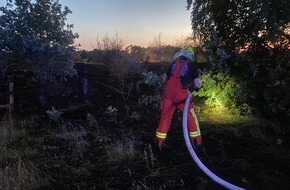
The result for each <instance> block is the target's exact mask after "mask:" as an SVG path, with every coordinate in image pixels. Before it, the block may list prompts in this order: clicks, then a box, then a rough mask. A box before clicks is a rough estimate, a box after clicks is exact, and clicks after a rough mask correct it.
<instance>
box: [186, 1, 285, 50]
mask: <svg viewBox="0 0 290 190" xmlns="http://www.w3.org/2000/svg"><path fill="white" fill-rule="evenodd" d="M288 4H289V1H288V0H276V1H273V0H243V1H234V0H220V1H212V0H195V1H192V0H187V9H190V8H191V7H192V15H191V19H192V29H193V31H194V33H195V34H196V35H197V36H199V37H200V38H201V39H202V40H204V41H209V40H211V39H212V38H213V37H214V35H217V37H218V39H219V40H222V42H224V43H225V44H226V45H227V46H228V47H229V48H232V49H234V47H241V46H242V47H244V46H245V45H249V44H255V42H256V41H263V43H265V44H266V43H267V42H272V43H273V44H274V45H278V46H280V47H284V48H285V47H286V48H287V44H289V39H290V36H289V33H287V32H286V29H287V28H289V23H290V14H289V13H290V7H289V5H288ZM285 45H286V46H285Z"/></svg>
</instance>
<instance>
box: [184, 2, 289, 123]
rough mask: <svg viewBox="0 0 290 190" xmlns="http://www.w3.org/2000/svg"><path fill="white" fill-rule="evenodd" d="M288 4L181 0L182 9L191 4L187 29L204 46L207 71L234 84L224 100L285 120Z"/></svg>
mask: <svg viewBox="0 0 290 190" xmlns="http://www.w3.org/2000/svg"><path fill="white" fill-rule="evenodd" d="M288 3H289V1H288V0H275V1H274V0H243V1H234V0H220V1H213V0H195V1H192V0H187V9H190V8H191V7H192V16H191V19H192V29H193V32H194V34H195V35H196V36H197V37H198V38H199V39H200V40H202V41H203V42H204V44H205V45H206V46H205V47H207V50H209V51H208V53H209V56H208V57H209V62H210V64H211V65H210V67H209V68H210V69H211V71H210V72H209V73H210V74H211V73H213V74H219V73H220V72H222V73H221V74H219V75H220V76H233V77H235V78H236V79H237V81H238V82H239V85H238V86H240V87H239V88H236V87H237V86H234V88H236V89H234V90H231V91H232V92H234V93H232V94H233V96H231V97H230V98H232V99H236V100H242V101H244V102H246V103H247V104H248V105H250V106H251V108H254V110H255V113H256V114H261V115H264V116H267V117H271V118H273V117H274V116H279V117H285V118H288V119H290V109H289V108H290V98H289V97H290V93H289V92H290V83H289V73H288V72H287V67H288V64H289V63H288V62H289V61H288V60H289V56H290V45H289V43H290V32H289V27H290V14H289V13H290V7H289V6H288ZM213 74H211V75H209V76H214V75H213ZM224 74H226V75H224ZM224 78H227V77H224ZM205 82H206V80H205ZM217 82H219V83H224V84H225V82H226V81H222V80H218V81H217ZM242 105H243V104H242Z"/></svg>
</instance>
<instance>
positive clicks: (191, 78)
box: [155, 46, 201, 151]
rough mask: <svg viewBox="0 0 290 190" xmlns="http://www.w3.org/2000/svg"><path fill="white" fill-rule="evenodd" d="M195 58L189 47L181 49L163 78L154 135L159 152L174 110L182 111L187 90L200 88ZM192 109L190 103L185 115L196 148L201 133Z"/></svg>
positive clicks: (192, 106)
mask: <svg viewBox="0 0 290 190" xmlns="http://www.w3.org/2000/svg"><path fill="white" fill-rule="evenodd" d="M195 56H196V55H195V50H194V48H192V47H191V46H186V47H184V48H182V49H181V50H180V51H179V52H177V53H176V54H175V55H174V61H173V62H172V64H171V65H170V66H169V68H168V70H167V72H166V75H165V77H164V82H165V87H164V91H163V95H162V100H161V105H160V109H161V118H160V121H159V125H158V128H157V130H156V134H155V144H156V145H157V146H158V148H159V150H160V151H161V150H162V147H163V145H164V141H165V139H166V136H167V133H168V131H169V129H170V124H171V120H172V116H173V114H174V111H175V109H176V108H178V109H180V110H181V111H183V110H184V104H185V100H186V98H187V96H188V93H189V90H193V91H198V90H199V88H200V80H199V73H198V68H197V66H196V64H195ZM193 109H194V104H193V102H192V101H190V105H189V109H188V114H187V115H188V116H187V122H188V128H189V136H190V140H191V143H192V145H193V147H197V146H200V145H201V133H200V130H199V126H198V122H197V119H196V115H195V112H194V110H193Z"/></svg>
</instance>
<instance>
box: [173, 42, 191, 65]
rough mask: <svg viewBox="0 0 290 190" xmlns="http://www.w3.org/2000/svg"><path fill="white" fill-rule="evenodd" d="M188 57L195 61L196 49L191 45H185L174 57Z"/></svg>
mask: <svg viewBox="0 0 290 190" xmlns="http://www.w3.org/2000/svg"><path fill="white" fill-rule="evenodd" d="M181 56H183V57H186V58H187V59H189V60H191V61H194V60H195V50H194V48H193V47H191V46H185V47H183V48H182V49H181V50H180V51H179V52H177V53H176V54H175V55H174V57H173V58H174V59H177V58H179V57H181Z"/></svg>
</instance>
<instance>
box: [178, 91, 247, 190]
mask: <svg viewBox="0 0 290 190" xmlns="http://www.w3.org/2000/svg"><path fill="white" fill-rule="evenodd" d="M190 98H191V93H188V96H187V99H186V101H185V105H184V111H183V120H182V121H183V136H184V140H185V143H186V147H187V149H188V151H189V153H190V155H191V157H192V158H193V160H194V162H195V163H196V164H197V166H198V167H199V168H200V169H201V170H202V171H203V172H204V173H205V174H206V175H207V176H208V177H210V178H211V179H212V180H213V181H215V182H216V183H218V184H220V185H221V186H223V187H225V188H227V189H230V190H244V189H243V188H241V187H238V186H235V185H233V184H231V183H229V182H227V181H225V180H223V179H221V178H220V177H218V176H217V175H215V174H214V173H213V172H211V171H210V170H209V169H208V168H207V167H206V166H205V165H204V164H203V163H202V162H201V161H200V159H199V158H198V156H197V154H196V153H195V151H194V149H193V147H192V145H191V142H190V139H189V135H188V128H187V113H188V107H189V102H190ZM197 122H198V121H197Z"/></svg>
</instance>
